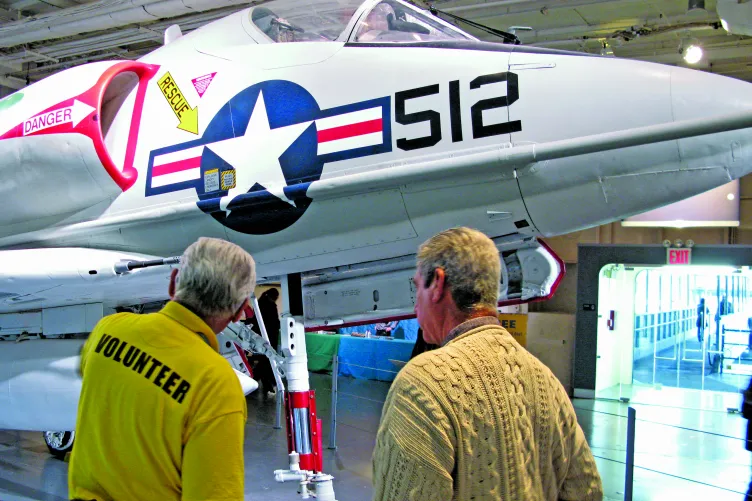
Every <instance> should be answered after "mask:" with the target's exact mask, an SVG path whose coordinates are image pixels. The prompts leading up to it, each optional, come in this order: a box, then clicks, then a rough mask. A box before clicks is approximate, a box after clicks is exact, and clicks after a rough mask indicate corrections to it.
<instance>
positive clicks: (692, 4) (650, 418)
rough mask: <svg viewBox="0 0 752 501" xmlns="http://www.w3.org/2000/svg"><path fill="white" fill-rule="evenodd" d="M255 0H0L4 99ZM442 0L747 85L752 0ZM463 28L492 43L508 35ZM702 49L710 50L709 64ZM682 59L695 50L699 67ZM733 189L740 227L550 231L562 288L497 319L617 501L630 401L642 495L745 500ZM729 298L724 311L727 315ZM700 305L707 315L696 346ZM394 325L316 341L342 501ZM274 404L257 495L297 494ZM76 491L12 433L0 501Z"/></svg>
mask: <svg viewBox="0 0 752 501" xmlns="http://www.w3.org/2000/svg"><path fill="white" fill-rule="evenodd" d="M252 3H253V4H256V3H259V2H247V1H238V0H222V1H198V2H166V1H161V0H140V1H139V2H113V1H109V0H95V1H87V0H3V1H1V2H0V97H5V96H8V95H10V94H12V93H13V92H15V91H17V90H23V89H24V88H25V87H26V86H27V85H29V84H32V83H34V82H37V81H40V80H42V79H43V78H45V77H47V76H50V75H53V74H56V73H58V72H60V71H63V70H66V69H69V68H72V67H75V66H77V65H80V64H83V63H87V62H96V61H103V60H123V61H129V60H136V59H138V58H139V57H142V56H144V55H146V54H147V53H149V52H150V51H152V50H154V49H156V48H158V47H159V46H161V45H162V44H163V42H164V33H165V31H166V30H167V29H168V27H170V26H171V25H174V24H178V25H179V26H180V29H181V30H182V32H183V33H184V34H187V33H189V32H191V31H192V30H194V29H196V28H198V27H200V26H202V25H204V24H206V23H207V22H210V21H213V20H216V19H220V18H222V17H224V16H226V15H228V14H230V13H233V12H236V11H237V10H240V9H241V8H245V7H247V6H249V5H251V4H252ZM189 4H190V5H189ZM426 5H427V4H421V6H423V7H425V6H426ZM432 5H433V6H434V7H435V8H437V9H439V10H440V11H444V12H446V13H448V14H453V15H456V16H461V17H464V18H467V19H470V20H472V21H475V22H477V23H481V24H484V25H486V26H489V27H492V28H495V29H498V30H504V31H506V32H509V33H513V34H514V35H516V36H517V37H519V39H520V40H521V41H522V43H523V44H525V45H529V46H532V47H541V48H553V49H564V50H571V51H578V52H582V53H586V54H592V55H600V56H602V57H611V56H616V57H619V58H627V59H635V60H642V61H652V62H658V63H663V64H668V65H678V66H684V67H691V68H697V69H700V70H702V71H706V72H709V73H714V74H719V75H725V76H729V77H733V78H737V79H741V80H745V81H752V4H751V3H749V2H744V1H738V2H737V1H736V0H706V1H701V0H699V1H695V0H689V3H688V2H687V0H647V1H640V2H635V1H633V0H572V1H567V2H563V1H549V0H495V1H488V2H479V1H477V0H440V1H436V2H432ZM445 19H446V18H445ZM455 22H457V24H458V26H459V27H460V28H462V29H464V30H466V31H468V32H469V33H471V34H472V35H474V36H477V37H478V38H480V39H481V40H485V41H498V40H499V39H498V37H496V36H494V35H492V34H490V33H488V32H485V31H482V30H480V29H478V28H476V27H473V26H469V25H467V24H466V23H463V22H462V21H455ZM691 47H700V48H701V49H702V52H701V53H700V54H699V56H697V52H696V51H690V48H691ZM688 52H692V54H693V55H695V56H697V59H696V60H694V62H692V63H690V62H688V60H687V56H688V55H689V54H688ZM551 85H552V86H555V83H553V82H552V84H551ZM614 87H615V88H617V87H618V86H617V85H616V82H615V83H614ZM555 90H556V89H555ZM614 92H616V91H614ZM708 92H713V89H708ZM614 99H618V95H616V94H615V95H614ZM5 104H6V105H9V103H7V102H6V103H5ZM2 110H3V104H2V102H0V112H2ZM730 189H731V188H726V189H725V191H723V196H726V194H727V193H730V192H729V190H730ZM733 190H735V191H733V193H734V194H735V199H729V201H733V202H734V203H733V205H734V206H735V207H736V210H737V213H736V215H735V216H731V217H730V219H731V220H732V221H731V223H730V224H727V223H728V220H729V217H726V216H723V217H720V216H719V221H722V223H719V224H714V223H711V222H708V221H704V222H696V223H695V224H696V226H695V227H691V228H687V227H681V226H682V224H678V225H674V226H672V224H671V223H670V222H664V223H662V224H660V225H653V226H649V225H648V226H630V225H628V224H623V223H621V222H616V223H611V224H608V225H603V226H598V227H595V228H590V229H585V230H582V231H579V232H575V233H571V234H567V235H562V236H556V237H551V238H547V239H546V242H547V244H548V245H550V246H551V248H552V249H553V250H554V251H555V252H556V253H557V254H558V255H559V256H560V257H561V258H562V259H563V261H564V262H565V263H566V266H567V275H566V276H565V278H564V280H563V282H562V283H561V284H560V285H559V288H558V291H557V293H556V295H555V296H554V297H553V298H551V299H549V300H547V301H544V302H536V303H531V304H529V305H521V306H509V307H505V308H503V309H502V313H503V314H505V315H508V317H507V318H508V320H507V321H508V322H510V324H508V325H509V326H511V325H512V324H511V322H513V321H519V319H520V318H524V328H521V329H520V331H521V332H522V333H524V343H525V345H526V347H527V348H528V349H529V350H530V351H531V352H532V353H533V354H534V355H536V356H537V357H539V358H540V359H541V360H542V361H543V362H544V363H546V365H547V366H549V367H550V368H551V370H552V371H553V372H554V374H555V375H556V376H557V377H558V378H559V380H560V381H561V383H562V384H563V385H564V387H565V388H566V389H567V390H568V391H570V393H572V394H573V395H574V405H575V409H576V411H577V415H578V419H579V421H580V423H581V425H582V427H583V429H584V430H585V433H586V436H587V438H588V441H589V443H590V445H591V448H592V449H593V452H594V454H595V456H596V461H597V464H598V467H599V471H600V473H601V476H602V478H603V482H604V489H605V492H606V499H610V500H616V499H625V488H624V481H625V480H624V478H625V472H626V462H627V458H626V448H627V441H628V437H627V432H626V429H627V425H626V422H627V419H626V416H627V408H628V407H630V406H632V407H633V408H635V409H636V410H637V416H638V423H637V431H636V445H635V447H636V458H635V467H636V469H635V477H634V499H639V500H652V499H675V498H676V499H678V498H686V499H697V498H700V497H708V498H712V499H717V500H725V499H729V500H731V499H740V497H741V495H743V493H744V492H745V491H746V487H747V484H748V483H749V478H750V466H751V465H752V461H751V460H750V454H749V452H747V451H746V450H745V449H744V437H745V431H746V421H745V420H744V419H742V417H741V416H740V415H739V414H738V413H737V412H730V410H731V411H737V410H738V408H739V404H740V398H741V397H740V390H743V389H745V388H746V386H747V384H748V382H749V379H750V376H752V353H751V351H750V350H749V347H750V345H752V343H750V339H748V332H746V331H749V330H750V324H749V323H748V318H749V317H752V271H750V265H752V250H751V249H752V247H749V246H752V178H750V177H749V176H747V177H745V178H743V179H742V180H741V182H740V183H739V184H738V185H737V186H735V187H734V188H733ZM702 207H705V206H702ZM564 209H565V208H564ZM688 210H689V209H687V208H686V207H685V214H687V212H686V211H688ZM673 219H683V220H688V219H692V220H695V221H696V220H697V219H699V218H698V217H694V216H692V217H689V216H686V217H681V218H673ZM723 222H725V223H723ZM716 223H717V222H716ZM684 225H686V224H684ZM676 226H680V227H676ZM690 239H691V240H693V242H694V244H695V247H693V253H692V264H691V266H687V267H673V266H669V265H668V264H667V262H666V259H667V258H666V248H665V247H664V246H663V242H664V241H668V242H669V243H670V245H672V246H673V247H676V246H675V243H676V242H677V241H678V240H681V241H682V242H683V243H685V245H684V248H686V242H687V241H688V240H690ZM677 248H678V247H677ZM596 257H597V259H596ZM585 268H587V270H585ZM261 290H263V289H259V290H257V294H260V292H261ZM724 297H725V298H726V305H729V306H728V307H727V306H722V305H721V300H722V299H723V298H724ZM700 298H705V307H706V308H707V313H706V317H707V318H706V319H705V322H704V323H703V326H704V327H703V329H702V330H703V332H702V336H699V337H698V327H697V323H696V321H697V312H698V304H699V300H700ZM584 305H593V309H588V310H585V309H583V308H584ZM612 312H613V314H612ZM399 322H400V323H399V324H398V325H397V326H396V327H394V328H393V330H392V333H393V334H392V335H391V336H389V337H390V338H393V339H392V340H386V339H377V338H375V337H372V336H371V335H370V334H371V333H375V330H376V327H375V326H355V327H350V328H346V329H341V330H340V332H339V333H340V334H341V337H336V338H335V337H334V336H331V335H330V334H327V333H308V334H307V336H306V338H307V339H306V341H307V343H308V348H309V353H308V357H309V369H310V370H311V373H310V374H311V382H312V388H313V389H315V390H316V391H317V392H318V393H317V394H318V406H319V413H320V416H321V417H322V419H323V420H324V426H323V443H324V444H325V446H326V445H329V444H331V445H333V446H334V445H336V448H335V447H332V448H331V449H326V450H325V451H324V461H325V463H324V464H325V470H326V471H327V472H329V473H331V474H332V475H334V477H335V483H334V486H335V488H336V491H337V494H338V499H340V501H348V500H364V499H370V496H371V493H372V487H371V474H372V473H371V452H372V450H373V443H374V439H375V435H376V430H377V427H378V422H379V417H380V414H381V408H382V404H383V402H384V400H385V397H386V393H387V391H388V388H389V382H390V381H391V380H392V379H393V378H394V375H395V374H396V373H397V372H398V371H399V368H400V364H399V362H404V361H406V360H407V359H408V358H409V356H410V352H411V351H412V347H413V343H414V340H415V335H416V327H417V326H416V324H415V322H414V320H410V319H402V320H400V321H399ZM515 326H516V324H515ZM510 330H512V329H511V327H510ZM369 331H372V332H369ZM398 332H399V334H397V333H398ZM353 333H357V334H364V335H365V337H360V336H352V334H353ZM521 335H523V334H521ZM1 349H2V343H0V350H1ZM334 354H336V355H338V357H339V360H338V364H339V366H338V367H337V368H335V366H334V360H333V355H334ZM348 357H349V358H348ZM335 380H336V383H335ZM335 388H336V395H337V397H336V399H333V393H335ZM278 397H279V395H278V396H277V397H276V398H275V397H274V396H270V395H266V389H264V391H263V392H262V391H258V392H255V393H253V394H251V395H250V396H249V397H248V398H247V402H248V411H249V418H248V424H247V427H246V443H245V457H246V478H245V481H246V499H269V500H272V501H273V500H280V501H282V500H289V499H296V498H297V497H296V494H295V486H294V485H290V484H279V483H276V482H275V481H274V478H273V474H272V471H273V469H276V468H281V467H284V466H285V462H286V454H287V444H286V435H285V431H284V429H283V427H282V429H280V428H278V427H277V426H276V425H277V424H278V423H277V422H276V421H277V412H278V408H279V400H278ZM333 404H334V405H335V406H336V409H337V412H336V416H337V419H336V428H334V427H332V426H331V418H332V416H333V414H334V411H333ZM335 430H336V438H335V436H334V435H333V431H335ZM270 465H272V466H270ZM67 492H68V491H67V464H66V463H65V462H64V461H60V460H59V459H56V458H53V457H51V456H50V455H49V453H48V451H47V448H46V447H45V444H44V441H43V440H42V438H41V436H40V433H38V432H24V431H10V430H8V431H1V430H0V499H2V500H4V501H5V500H7V501H27V500H54V501H60V500H65V499H68V497H67Z"/></svg>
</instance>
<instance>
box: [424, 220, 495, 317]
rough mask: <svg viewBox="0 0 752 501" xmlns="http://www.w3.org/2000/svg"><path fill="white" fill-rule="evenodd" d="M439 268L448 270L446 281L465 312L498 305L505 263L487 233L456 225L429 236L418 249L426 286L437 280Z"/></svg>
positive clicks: (455, 301)
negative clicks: (502, 268)
mask: <svg viewBox="0 0 752 501" xmlns="http://www.w3.org/2000/svg"><path fill="white" fill-rule="evenodd" d="M437 268H441V269H443V270H444V276H445V283H446V285H447V287H448V288H449V292H450V293H451V295H452V299H454V303H455V304H456V305H457V308H459V310H460V311H461V312H463V313H471V312H473V311H476V310H480V309H485V308H493V309H495V308H496V305H497V303H498V300H499V282H500V281H501V263H500V260H499V250H498V249H497V248H496V245H494V243H493V241H491V239H490V238H488V237H487V236H486V235H484V234H483V233H481V232H480V231H477V230H473V229H470V228H452V229H449V230H446V231H442V232H441V233H439V234H437V235H435V236H433V237H431V238H430V239H428V240H427V241H426V242H424V243H423V245H421V246H420V248H419V249H418V271H419V272H420V275H421V276H422V277H423V280H425V284H424V285H425V287H429V286H430V285H431V282H433V278H434V272H435V270H436V269H437Z"/></svg>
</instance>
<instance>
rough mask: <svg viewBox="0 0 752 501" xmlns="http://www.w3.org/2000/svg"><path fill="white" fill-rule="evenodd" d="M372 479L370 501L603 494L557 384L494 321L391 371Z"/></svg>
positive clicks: (582, 498) (548, 499) (549, 499)
mask: <svg viewBox="0 0 752 501" xmlns="http://www.w3.org/2000/svg"><path fill="white" fill-rule="evenodd" d="M490 318H493V317H490ZM471 322H472V321H471ZM488 323H489V322H486V324H488ZM466 324H467V322H466ZM462 325H465V324H462ZM476 325H477V324H476ZM373 477H374V478H373V481H374V487H375V489H374V490H375V495H374V500H376V501H429V500H430V501H445V500H459V501H470V500H476V501H481V500H505V501H512V500H520V501H522V500H524V501H528V500H531V501H532V500H541V501H543V500H545V501H556V500H577V501H588V500H601V499H602V498H603V490H602V485H601V480H600V476H599V475H598V470H597V468H596V465H595V461H594V459H593V455H592V453H591V452H590V448H589V447H588V444H587V442H586V440H585V436H584V434H583V432H582V429H581V428H580V426H579V425H578V424H577V418H576V416H575V413H574V408H573V407H572V404H571V402H570V400H569V397H568V396H567V394H566V392H565V390H564V388H563V387H562V386H561V383H559V381H558V380H557V379H556V377H555V376H554V375H553V374H552V373H551V371H550V370H549V369H548V368H547V367H546V366H545V365H543V363H541V362H540V361H539V360H538V359H537V358H535V357H534V356H532V355H531V354H530V353H528V352H527V351H526V350H525V349H524V348H522V347H521V346H520V345H519V344H518V343H517V342H516V341H515V340H514V338H513V337H512V336H511V335H510V334H509V333H508V332H507V331H506V330H504V329H503V328H502V327H501V326H499V325H498V322H496V325H483V326H481V327H476V328H472V329H471V330H470V331H468V332H465V333H462V334H460V335H458V336H456V337H455V338H454V339H451V340H450V341H449V342H448V343H447V344H446V345H445V346H444V347H442V348H440V349H438V350H434V351H431V352H428V353H424V354H422V355H420V356H418V357H416V358H415V359H413V360H411V361H410V363H408V364H407V365H406V366H405V367H404V368H403V369H402V370H401V371H400V373H399V374H398V376H397V378H396V379H395V381H394V383H393V385H392V387H391V389H390V391H389V395H388V396H387V400H386V403H385V405H384V411H383V414H382V418H381V425H380V427H379V431H378V435H377V438H376V449H375V450H374V455H373Z"/></svg>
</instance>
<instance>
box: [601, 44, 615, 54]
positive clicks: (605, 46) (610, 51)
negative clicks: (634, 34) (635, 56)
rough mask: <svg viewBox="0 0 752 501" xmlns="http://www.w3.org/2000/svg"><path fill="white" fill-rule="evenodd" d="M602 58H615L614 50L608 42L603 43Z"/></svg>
mask: <svg viewBox="0 0 752 501" xmlns="http://www.w3.org/2000/svg"><path fill="white" fill-rule="evenodd" d="M602 44H603V47H602V48H601V56H607V57H614V49H612V48H611V46H610V45H609V44H608V42H602Z"/></svg>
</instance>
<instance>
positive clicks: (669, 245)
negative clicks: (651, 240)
mask: <svg viewBox="0 0 752 501" xmlns="http://www.w3.org/2000/svg"><path fill="white" fill-rule="evenodd" d="M663 246H664V247H665V248H667V249H668V248H669V247H671V240H669V239H666V240H664V241H663Z"/></svg>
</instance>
